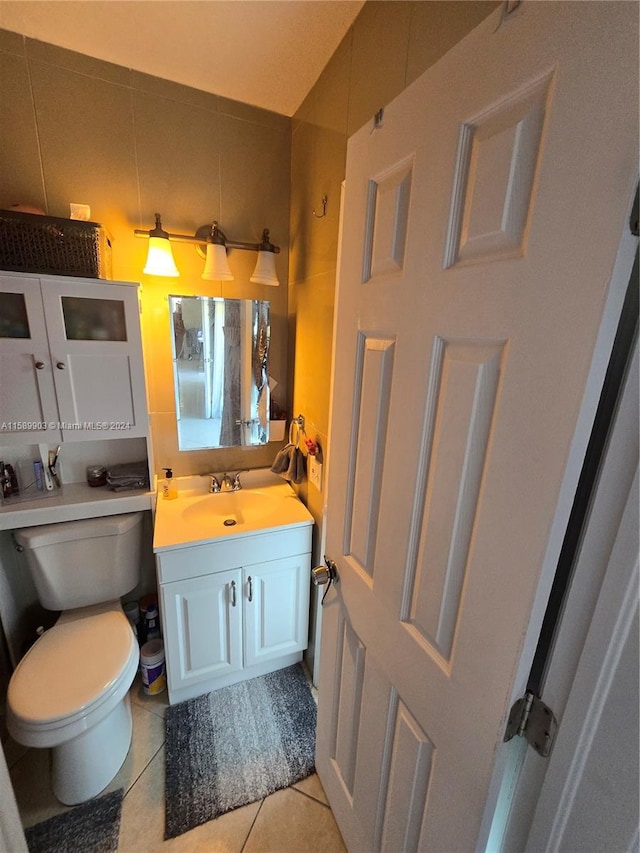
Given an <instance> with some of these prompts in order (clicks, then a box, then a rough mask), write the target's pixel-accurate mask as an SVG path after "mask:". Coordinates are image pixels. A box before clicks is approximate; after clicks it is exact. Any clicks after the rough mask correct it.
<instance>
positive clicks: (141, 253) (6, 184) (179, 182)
mask: <svg viewBox="0 0 640 853" xmlns="http://www.w3.org/2000/svg"><path fill="white" fill-rule="evenodd" d="M0 81H2V82H1V84H0V208H6V207H10V206H11V205H12V204H15V203H29V204H32V205H36V206H38V207H40V208H42V209H43V210H44V211H45V212H46V213H48V214H50V215H51V216H63V217H68V216H69V203H70V202H76V203H85V204H89V205H90V206H91V216H92V219H94V220H95V221H98V222H101V223H103V224H104V225H105V226H106V227H107V228H108V230H109V231H110V232H111V234H112V235H113V238H114V242H113V277H114V279H122V280H126V281H141V282H142V307H143V313H142V328H143V341H144V351H145V362H146V370H147V378H148V392H149V404H150V411H151V423H152V432H153V440H154V449H155V466H156V471H158V470H159V468H160V467H161V466H172V467H173V468H174V470H175V473H176V474H177V475H181V474H189V473H200V472H203V471H207V470H227V469H229V470H234V469H236V468H240V467H255V466H260V465H270V464H271V462H272V460H273V457H274V456H275V453H276V450H277V448H278V447H279V445H276V444H272V445H270V446H267V447H264V448H257V449H242V448H234V449H227V450H218V451H195V452H190V453H178V450H177V438H176V425H175V407H174V399H173V380H172V361H171V344H170V333H169V309H168V302H167V295H168V294H169V293H176V294H200V295H211V296H221V295H222V296H229V297H235V298H251V299H267V300H270V302H271V329H272V346H271V350H270V356H271V373H272V374H273V375H274V376H275V377H276V379H277V380H278V381H279V382H280V383H281V389H279V390H282V392H283V393H284V396H285V399H286V395H287V388H288V385H287V335H288V327H287V287H286V282H287V275H288V252H289V192H290V187H289V179H290V144H291V143H290V140H291V130H290V127H291V122H290V119H288V118H286V117H284V116H280V115H276V114H275V113H270V112H267V111H265V110H261V109H257V108H254V107H250V106H248V105H246V104H242V103H238V102H237V101H231V100H228V99H226V98H221V97H218V96H216V95H210V94H206V93H204V92H200V91H197V90H195V89H190V88H188V87H186V86H181V85H177V84H173V83H169V82H167V81H165V80H161V79H159V78H155V77H150V76H149V75H145V74H140V73H137V72H134V71H130V70H129V69H126V68H123V67H121V66H117V65H112V64H110V63H107V62H102V61H100V60H95V59H91V58H90V57H87V56H84V55H82V54H78V53H74V52H72V51H68V50H63V49H61V48H57V47H54V46H53V45H49V44H45V43H43V42H38V41H35V40H33V39H24V38H23V37H22V36H19V35H17V34H15V33H10V32H7V31H3V30H0ZM155 211H160V212H161V213H162V217H163V225H164V227H165V228H166V229H167V230H169V231H174V232H177V233H182V234H187V235H193V234H194V232H195V231H196V229H197V228H198V227H199V226H201V225H203V224H205V223H207V222H211V221H212V220H213V219H217V220H219V222H220V226H221V228H222V229H223V230H224V231H225V233H226V234H227V236H228V237H229V238H230V239H232V240H238V241H243V242H258V240H259V239H260V235H261V233H262V229H263V228H265V227H268V228H269V229H270V231H271V239H272V241H273V242H274V243H276V244H277V245H279V246H280V247H281V253H280V254H279V255H278V256H277V269H278V276H279V278H280V281H281V283H282V286H281V287H279V288H274V287H266V286H263V285H254V284H250V283H249V276H250V275H251V273H252V271H253V266H254V265H255V260H256V255H255V254H253V253H252V252H244V251H238V250H235V251H231V252H230V254H229V265H230V266H231V269H232V271H233V272H234V274H235V281H233V282H226V283H224V284H221V283H220V282H205V281H203V280H202V279H201V278H200V274H201V272H202V268H203V261H202V260H201V259H200V258H199V257H198V255H197V254H196V252H195V249H194V247H193V246H189V245H177V244H174V246H173V248H174V257H175V259H176V263H177V265H178V267H179V269H180V271H181V277H180V278H178V279H160V278H152V277H147V276H144V275H143V273H142V268H143V266H144V260H145V257H146V248H147V243H146V241H145V240H142V239H138V238H135V237H134V235H133V230H134V228H145V229H148V228H151V227H153V221H154V213H155Z"/></svg>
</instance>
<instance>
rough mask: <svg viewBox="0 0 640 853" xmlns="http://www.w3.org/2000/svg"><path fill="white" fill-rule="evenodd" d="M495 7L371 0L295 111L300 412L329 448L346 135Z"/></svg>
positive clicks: (292, 270) (294, 308) (312, 503)
mask: <svg viewBox="0 0 640 853" xmlns="http://www.w3.org/2000/svg"><path fill="white" fill-rule="evenodd" d="M497 5H498V2H497V0H493V2H480V0H472V2H463V0H461V1H460V2H455V0H454V2H435V0H430V2H425V0H418V1H417V2H404V0H373V2H372V0H370V1H369V2H367V3H366V4H365V6H364V7H363V9H362V11H361V12H360V14H359V16H358V17H357V19H356V21H355V22H354V25H353V27H352V28H351V29H350V30H349V32H348V33H347V35H346V36H345V38H344V39H343V41H342V43H341V44H340V46H339V48H338V50H337V51H336V52H335V53H334V55H333V57H332V58H331V60H330V62H329V64H328V65H327V67H326V68H325V70H324V71H323V73H322V74H321V76H320V78H319V79H318V81H317V83H316V85H315V86H314V87H313V89H312V90H311V92H310V93H309V95H308V96H307V98H306V99H305V101H304V103H303V104H302V105H301V107H300V109H299V110H298V111H297V113H296V114H295V116H294V117H293V135H292V148H291V256H290V261H289V312H290V318H289V325H290V329H291V331H292V336H291V341H292V344H291V345H292V352H294V353H295V360H292V364H293V365H294V377H293V409H294V412H295V413H296V414H297V413H299V412H300V413H303V414H304V415H305V416H306V419H307V432H308V433H309V434H310V435H312V436H314V437H318V438H319V439H320V443H321V444H322V446H323V447H324V448H326V447H327V443H328V431H329V392H330V387H329V386H330V372H331V348H332V329H333V308H334V295H335V279H336V261H337V251H338V219H339V206H340V185H341V182H342V181H343V180H344V177H345V161H346V151H347V139H348V137H349V136H350V135H351V134H353V133H355V131H356V130H358V129H359V128H360V127H362V125H363V124H365V123H366V122H367V121H370V120H372V118H373V116H374V115H375V113H376V112H377V111H378V110H379V109H380V107H384V106H385V105H386V104H388V103H389V102H390V101H392V100H393V98H394V97H396V95H398V94H400V92H401V91H402V90H403V89H404V88H406V87H407V86H408V85H409V84H410V83H411V82H413V80H415V79H416V78H417V77H419V76H420V74H422V72H423V71H425V70H426V69H427V68H428V67H429V66H430V65H432V64H433V63H434V62H436V61H437V60H438V59H439V57H441V56H442V55H443V54H444V53H446V51H447V50H449V48H451V47H453V45H455V44H456V43H457V42H458V41H459V40H460V39H461V38H463V37H464V36H465V35H466V34H467V33H468V32H470V31H471V30H472V29H473V28H474V27H475V26H476V25H477V24H478V23H480V21H482V20H483V19H484V18H485V17H486V16H487V15H488V14H489V13H490V12H491V11H492V10H493V9H494V8H495V7H496V6H497ZM324 195H326V196H327V197H328V203H327V215H326V217H325V218H323V219H317V218H316V217H314V215H313V210H314V208H315V210H316V213H318V212H320V210H321V199H322V197H323V196H324ZM294 332H295V338H294ZM300 493H301V497H302V498H303V500H305V502H306V503H307V505H308V506H309V508H310V510H311V512H312V513H313V515H314V517H315V519H316V521H317V522H318V523H320V522H321V518H322V502H323V495H321V494H320V493H319V492H318V491H317V489H315V488H314V487H313V486H309V485H307V483H306V482H305V483H304V484H303V485H302V487H301V488H300ZM317 556H319V555H317Z"/></svg>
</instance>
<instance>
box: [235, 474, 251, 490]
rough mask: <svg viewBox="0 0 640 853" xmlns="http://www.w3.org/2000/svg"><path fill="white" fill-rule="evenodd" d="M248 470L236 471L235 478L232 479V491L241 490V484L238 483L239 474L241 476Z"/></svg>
mask: <svg viewBox="0 0 640 853" xmlns="http://www.w3.org/2000/svg"><path fill="white" fill-rule="evenodd" d="M248 470H249V469H248V468H241V469H240V470H239V471H236V473H235V476H234V478H233V490H234V492H237V491H238V489H241V488H242V483H241V482H240V474H243V473H244V472H245V471H248Z"/></svg>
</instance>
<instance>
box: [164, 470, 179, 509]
mask: <svg viewBox="0 0 640 853" xmlns="http://www.w3.org/2000/svg"><path fill="white" fill-rule="evenodd" d="M162 470H163V471H164V472H165V475H166V476H165V480H164V482H163V483H162V497H163V498H164V500H166V501H172V500H174V498H177V497H178V490H177V488H176V487H175V484H174V482H173V471H172V470H171V468H163V469H162Z"/></svg>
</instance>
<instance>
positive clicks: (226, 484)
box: [220, 471, 233, 492]
mask: <svg viewBox="0 0 640 853" xmlns="http://www.w3.org/2000/svg"><path fill="white" fill-rule="evenodd" d="M220 491H221V492H232V491H233V483H232V481H231V477H230V476H229V475H228V474H227V473H226V471H225V474H224V476H223V478H222V482H221V483H220Z"/></svg>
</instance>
